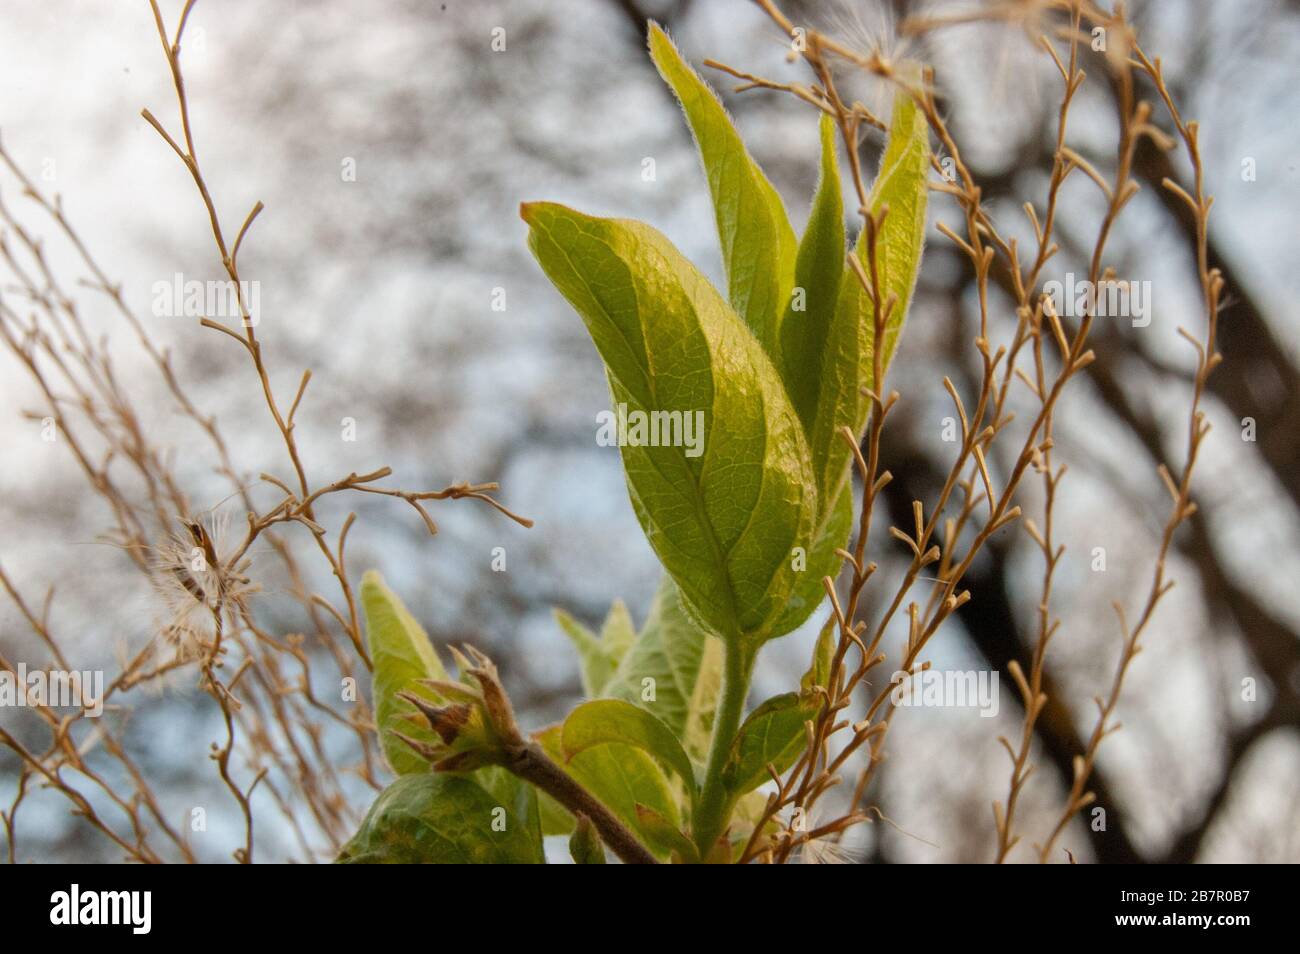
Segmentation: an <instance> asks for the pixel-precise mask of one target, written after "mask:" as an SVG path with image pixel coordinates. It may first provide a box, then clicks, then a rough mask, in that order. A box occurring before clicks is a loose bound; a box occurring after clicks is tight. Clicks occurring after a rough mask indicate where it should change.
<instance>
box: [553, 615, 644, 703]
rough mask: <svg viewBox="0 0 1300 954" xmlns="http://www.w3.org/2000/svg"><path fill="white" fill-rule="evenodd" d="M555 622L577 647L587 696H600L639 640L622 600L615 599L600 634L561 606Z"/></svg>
mask: <svg viewBox="0 0 1300 954" xmlns="http://www.w3.org/2000/svg"><path fill="white" fill-rule="evenodd" d="M554 613H555V621H556V622H557V623H559V624H560V628H561V629H562V630H564V633H565V635H566V636H568V637H569V639H570V640H572V642H573V645H574V646H575V647H576V648H577V650H578V659H579V662H580V664H581V667H582V689H583V692H584V693H586V696H587V698H588V699H595V698H597V697H598V696H599V695H600V694H601V693H602V692H603V691H604V689H605V686H606V685H607V684H608V682H609V680H610V679H611V678H612V677H613V675H614V673H615V672H616V671H617V670H618V664H619V663H620V662H621V661H622V659H623V657H624V656H625V655H626V654H627V651H628V649H630V648H631V647H632V644H633V643H634V642H636V629H635V627H633V625H632V617H631V616H630V615H629V614H628V611H627V607H626V606H625V605H623V601H622V600H615V601H614V605H613V606H611V607H610V609H609V615H608V616H606V617H605V624H604V625H603V626H602V627H601V630H600V635H599V636H597V635H596V634H595V633H593V632H592V631H591V630H589V629H588V628H587V627H585V626H583V625H582V624H581V623H579V622H578V621H577V620H576V619H574V618H573V617H572V616H570V615H569V614H568V613H566V612H565V611H564V610H562V609H556V610H555V611H554Z"/></svg>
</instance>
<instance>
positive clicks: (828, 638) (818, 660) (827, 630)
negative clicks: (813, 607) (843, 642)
mask: <svg viewBox="0 0 1300 954" xmlns="http://www.w3.org/2000/svg"><path fill="white" fill-rule="evenodd" d="M835 634H836V628H835V617H834V616H832V617H831V618H830V619H828V620H827V621H826V624H825V625H824V626H822V631H821V632H820V633H819V634H818V635H817V644H816V645H815V646H813V657H812V663H811V664H810V665H809V666H808V671H807V672H805V673H804V674H803V678H801V679H800V680H799V688H800V689H802V690H803V691H804V692H809V691H810V690H811V689H812V688H813V686H821V687H823V688H827V687H829V685H830V678H831V666H833V665H834V664H835V642H836V640H835Z"/></svg>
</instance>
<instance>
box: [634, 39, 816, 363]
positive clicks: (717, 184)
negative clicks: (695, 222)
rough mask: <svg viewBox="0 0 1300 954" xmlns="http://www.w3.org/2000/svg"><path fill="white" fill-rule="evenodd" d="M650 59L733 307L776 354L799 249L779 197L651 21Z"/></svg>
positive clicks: (713, 97) (701, 82)
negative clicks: (697, 172)
mask: <svg viewBox="0 0 1300 954" xmlns="http://www.w3.org/2000/svg"><path fill="white" fill-rule="evenodd" d="M650 58H651V59H652V60H654V63H655V66H656V67H658V69H659V73H660V75H662V76H663V78H664V80H665V81H666V82H667V83H668V85H669V86H671V87H672V89H673V92H674V93H675V94H676V95H677V99H678V101H679V102H680V103H681V104H682V109H683V111H684V112H685V113H686V120H687V122H688V123H690V126H691V132H692V133H694V135H695V142H696V144H697V145H698V146H699V150H700V158H701V159H702V160H703V163H704V172H705V175H706V177H707V178H708V180H709V191H710V192H711V193H712V194H713V210H714V214H715V217H716V219H717V223H718V239H719V240H720V242H721V244H722V261H723V265H724V266H725V267H726V271H727V293H728V297H729V298H730V299H731V305H732V307H733V308H734V309H735V310H736V313H737V314H738V315H740V316H741V317H742V318H744V319H745V321H746V322H747V323H748V324H749V327H750V328H752V329H753V332H754V335H755V336H756V337H757V338H758V340H759V341H760V342H762V345H763V348H764V349H765V350H766V351H767V353H768V354H769V355H770V356H772V357H773V358H775V356H776V354H777V348H778V341H779V334H780V323H781V318H782V316H783V315H784V314H785V309H786V305H787V304H788V303H789V296H790V289H791V288H792V287H793V285H794V271H795V251H796V243H795V237H794V230H793V229H792V228H791V227H790V220H789V219H788V218H787V216H786V213H785V206H784V205H783V204H782V203H781V196H780V195H779V194H778V193H777V191H776V189H774V188H773V187H772V183H771V182H769V181H768V179H767V176H765V175H764V174H763V170H761V169H760V168H759V167H758V164H757V163H756V162H754V160H753V159H752V158H750V155H749V153H748V151H747V150H746V149H745V144H744V142H743V141H741V138H740V134H739V133H738V132H736V128H735V126H734V125H732V122H731V117H729V116H728V115H727V111H726V109H724V108H723V105H722V103H721V102H720V101H719V100H718V97H717V95H716V94H715V93H714V92H713V90H712V89H710V88H709V86H708V84H707V83H705V82H704V80H702V79H701V78H700V77H699V75H698V74H696V72H695V71H694V70H693V69H691V67H690V66H689V65H688V64H687V62H686V61H685V60H684V59H683V58H682V55H681V54H680V53H678V52H677V48H676V47H675V46H674V45H673V42H672V40H670V39H669V38H668V34H667V33H665V32H664V31H663V29H661V28H660V27H659V25H658V24H656V23H651V24H650ZM841 261H842V259H841Z"/></svg>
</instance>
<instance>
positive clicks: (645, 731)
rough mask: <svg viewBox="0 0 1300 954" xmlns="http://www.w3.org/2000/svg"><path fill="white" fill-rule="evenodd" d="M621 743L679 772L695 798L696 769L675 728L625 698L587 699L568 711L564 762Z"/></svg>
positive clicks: (564, 736)
mask: <svg viewBox="0 0 1300 954" xmlns="http://www.w3.org/2000/svg"><path fill="white" fill-rule="evenodd" d="M611 743H619V744H623V745H630V746H633V747H634V748H638V749H640V750H642V751H643V752H645V753H646V754H647V755H650V756H651V757H652V758H654V759H656V760H658V761H659V762H660V763H661V764H662V765H663V766H664V767H665V768H668V769H670V770H672V771H674V772H676V773H677V775H678V777H679V778H681V780H682V784H683V785H684V786H685V787H686V791H687V794H688V795H689V796H690V797H691V799H692V800H694V798H695V793H696V785H695V769H694V767H693V766H692V765H691V760H690V757H689V756H688V755H687V754H686V750H685V749H683V748H682V744H681V743H680V742H678V741H677V736H675V735H674V734H673V730H672V729H670V728H668V726H666V725H665V724H664V723H663V722H662V721H661V720H660V719H658V718H657V717H656V716H654V715H652V714H651V713H650V712H647V711H646V710H645V709H643V708H641V707H640V706H634V705H632V703H630V702H624V701H623V700H622V699H596V700H594V701H592V702H584V703H583V704H582V705H580V706H578V708H576V709H574V710H573V711H572V712H570V713H569V717H568V718H567V719H565V720H564V728H563V730H562V732H561V734H560V746H561V748H562V749H563V750H564V758H565V761H572V760H573V758H574V757H575V756H577V755H579V754H581V753H582V752H586V751H587V750H588V749H592V748H595V747H597V746H601V745H609V744H611Z"/></svg>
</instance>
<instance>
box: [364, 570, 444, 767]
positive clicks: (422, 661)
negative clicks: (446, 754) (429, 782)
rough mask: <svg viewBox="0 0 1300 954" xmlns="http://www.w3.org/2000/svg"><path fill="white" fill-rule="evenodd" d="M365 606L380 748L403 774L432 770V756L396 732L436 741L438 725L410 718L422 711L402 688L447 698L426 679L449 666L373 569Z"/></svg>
mask: <svg viewBox="0 0 1300 954" xmlns="http://www.w3.org/2000/svg"><path fill="white" fill-rule="evenodd" d="M361 606H362V609H363V610H364V611H365V616H366V638H367V641H368V643H369V645H370V659H371V662H372V663H373V664H374V673H373V675H372V686H373V697H374V703H375V722H376V724H377V725H378V728H379V745H380V748H381V749H382V750H383V752H384V757H385V758H386V759H387V760H388V764H389V765H390V766H392V769H393V771H394V772H396V773H397V774H398V775H408V774H410V773H412V772H427V771H428V770H429V764H428V762H426V761H425V760H424V759H423V758H421V757H420V756H419V755H417V754H416V753H415V752H414V751H413V750H412V749H411V748H410V746H408V745H407V744H406V743H404V742H403V741H402V740H401V739H399V738H397V736H396V735H395V734H394V733H396V732H400V733H402V734H403V735H406V736H409V737H410V738H412V739H415V740H416V741H419V742H428V743H432V742H433V741H434V735H433V730H432V729H430V728H429V726H428V724H427V722H425V720H422V719H410V718H408V716H413V715H416V714H417V713H416V710H415V706H413V705H412V704H411V703H409V702H407V701H406V700H405V699H401V698H399V697H398V693H399V692H411V693H415V694H416V695H419V696H423V697H425V698H427V699H429V700H430V701H431V702H441V701H442V700H441V699H440V698H439V697H438V695H437V693H435V692H433V690H431V689H429V688H428V687H427V686H424V685H421V684H420V683H421V680H425V679H439V680H445V679H447V670H446V669H444V668H443V665H442V662H441V661H440V660H439V659H438V654H437V653H436V652H435V651H434V648H433V645H432V644H431V643H430V642H429V637H428V636H427V635H425V632H424V630H423V629H422V628H421V627H420V624H419V623H418V622H416V620H415V617H413V616H412V615H411V614H410V613H409V612H408V611H407V609H406V607H405V606H404V605H403V604H402V601H401V600H400V599H398V597H397V595H396V594H395V593H393V591H392V590H390V589H389V588H388V587H387V586H386V585H385V584H384V581H383V578H382V577H381V576H380V575H379V574H378V573H376V572H374V571H373V570H371V571H370V572H368V573H367V574H366V575H365V576H364V577H362V580H361Z"/></svg>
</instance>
